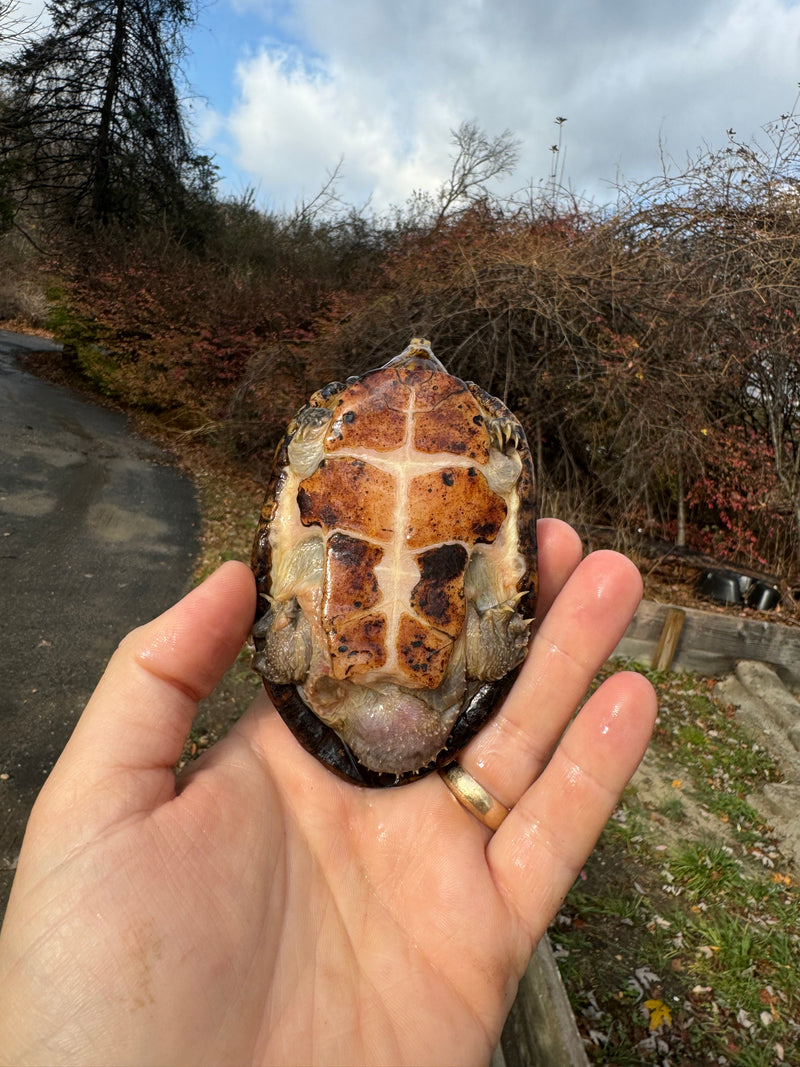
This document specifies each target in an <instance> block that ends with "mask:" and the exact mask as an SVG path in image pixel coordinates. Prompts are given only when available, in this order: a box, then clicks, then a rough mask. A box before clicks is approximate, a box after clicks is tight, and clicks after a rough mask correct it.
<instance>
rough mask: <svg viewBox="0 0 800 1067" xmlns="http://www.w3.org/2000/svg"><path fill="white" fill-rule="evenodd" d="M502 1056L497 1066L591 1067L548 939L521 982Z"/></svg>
mask: <svg viewBox="0 0 800 1067" xmlns="http://www.w3.org/2000/svg"><path fill="white" fill-rule="evenodd" d="M496 1055H497V1054H496ZM499 1056H500V1057H502V1059H500V1058H497V1059H495V1060H493V1061H492V1067H589V1060H588V1058H587V1056H586V1051H585V1049H584V1047H583V1042H582V1040H581V1037H580V1034H579V1033H578V1027H577V1024H576V1023H575V1017H574V1015H573V1014H572V1008H571V1007H570V1003H569V999H568V998H567V991H566V990H565V989H564V983H563V982H562V981H561V975H560V974H559V971H558V964H557V963H556V961H555V957H554V956H553V950H552V948H551V947H550V942H549V940H548V939H547V936H545V937H543V938H542V940H541V941H540V942H539V947H538V948H537V949H536V952H535V954H534V956H533V959H532V960H531V962H530V965H529V967H528V969H527V971H526V972H525V974H524V975H523V976H522V979H521V981H520V983H519V989H518V991H517V999H516V1000H515V1001H514V1005H513V1007H512V1008H511V1012H510V1014H509V1016H508V1019H507V1020H506V1025H505V1027H504V1028H503V1036H502V1038H501V1042H500V1050H499Z"/></svg>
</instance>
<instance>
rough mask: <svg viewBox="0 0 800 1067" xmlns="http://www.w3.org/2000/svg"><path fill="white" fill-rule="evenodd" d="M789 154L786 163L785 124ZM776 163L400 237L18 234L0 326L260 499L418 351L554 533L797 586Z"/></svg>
mask: <svg viewBox="0 0 800 1067" xmlns="http://www.w3.org/2000/svg"><path fill="white" fill-rule="evenodd" d="M781 137H782V139H783V140H782V141H781V145H782V146H785V144H786V139H787V138H789V140H790V141H791V149H792V151H794V150H795V148H796V144H797V127H796V122H795V119H794V118H790V119H784V120H783V123H782V126H781ZM783 151H784V153H785V154H786V155H787V159H784V158H783V155H777V154H776V155H772V156H770V155H769V154H767V153H766V152H761V153H759V152H757V151H756V150H754V149H752V148H750V147H747V148H745V147H743V146H736V145H735V144H734V143H731V145H730V146H729V147H728V149H727V150H726V151H725V152H723V153H721V154H718V155H713V156H708V157H704V158H702V159H699V160H698V161H696V163H694V164H693V165H692V166H691V167H690V169H688V170H687V171H686V172H685V173H684V174H682V175H680V176H677V177H673V178H665V179H660V180H658V181H654V182H653V183H651V184H649V185H645V186H641V187H638V188H636V189H633V190H621V191H620V196H619V199H618V202H617V204H616V205H615V207H614V208H613V210H604V211H601V210H599V209H597V208H594V207H593V206H591V205H589V206H581V205H579V204H577V203H574V202H570V203H569V204H568V205H567V201H566V199H565V198H564V197H563V195H558V194H557V193H556V194H554V195H553V196H551V197H545V198H542V199H539V200H533V201H529V202H527V203H520V202H518V201H515V200H511V201H500V200H497V199H495V198H492V197H491V196H490V195H488V194H487V193H486V192H485V190H483V189H479V190H478V194H477V195H476V196H474V197H468V198H466V199H465V202H464V203H463V204H457V205H456V206H455V207H452V206H451V207H450V209H449V210H448V211H447V212H445V213H437V212H436V210H435V208H436V205H435V204H430V205H428V209H427V210H426V211H422V212H420V211H418V210H412V207H418V205H410V206H409V207H408V209H407V210H406V211H405V213H398V214H397V215H396V217H394V218H393V219H391V220H386V219H377V218H370V217H365V216H363V215H360V214H357V213H355V212H353V211H349V210H345V209H342V208H341V206H340V205H338V204H337V203H336V202H335V201H333V202H331V201H326V202H325V203H323V204H322V205H320V206H319V210H317V209H316V207H313V206H312V209H306V208H300V209H298V210H297V211H296V212H295V213H293V214H291V215H290V216H275V215H268V214H264V213H262V212H260V211H259V210H258V209H257V208H256V207H255V206H254V205H253V203H252V202H251V201H250V200H249V199H248V198H246V197H245V198H243V199H240V200H238V201H227V202H225V201H218V200H214V201H207V202H204V203H202V204H198V205H196V207H197V211H196V215H195V219H194V230H193V232H192V233H191V235H188V234H186V233H182V232H176V231H175V230H174V229H172V228H167V227H165V228H163V229H158V228H157V227H155V226H153V225H148V226H146V227H142V228H131V227H125V228H121V227H117V226H111V225H105V226H103V227H94V228H92V229H90V230H87V229H83V230H78V229H62V230H61V231H59V233H58V236H57V237H56V236H55V235H54V231H52V230H51V231H49V232H47V233H45V234H44V235H42V236H39V234H40V231H41V222H40V221H38V220H33V222H32V223H30V224H29V230H34V227H36V230H35V233H36V245H37V248H36V249H34V247H33V246H32V245H31V244H30V243H29V242H26V241H24V240H23V238H22V236H21V233H20V230H19V229H18V228H12V229H10V230H9V232H8V233H7V234H6V235H5V237H4V238H3V244H2V245H0V249H2V252H3V260H2V265H3V272H4V275H5V277H4V278H3V279H2V282H1V283H0V297H1V298H2V300H3V302H4V306H0V312H2V313H3V315H4V317H5V318H6V319H9V318H13V317H14V316H15V315H16V316H20V315H22V316H23V317H25V316H27V317H28V318H31V317H32V318H34V319H35V320H38V323H39V324H40V325H45V326H47V327H49V328H50V329H51V330H52V331H53V332H54V334H55V336H56V337H57V338H59V339H61V340H63V341H64V342H65V344H66V345H67V348H66V354H65V358H66V359H68V360H69V361H71V365H72V367H73V369H74V370H75V371H77V372H78V373H80V374H81V375H82V376H83V377H84V378H85V380H86V382H87V383H89V384H90V385H91V386H92V388H94V389H96V390H98V391H99V392H101V393H104V394H106V395H108V396H111V397H113V398H114V399H116V400H118V401H119V402H121V403H123V404H125V405H127V406H130V407H134V408H137V409H139V410H143V411H147V412H150V413H154V414H157V415H158V417H159V419H160V420H161V422H162V424H163V425H164V426H165V427H166V428H171V429H172V430H174V431H175V432H181V433H184V434H185V433H187V432H189V433H191V434H192V435H193V436H195V438H197V439H201V440H203V441H204V442H206V443H207V444H208V445H210V446H213V447H214V448H216V449H222V450H224V452H225V453H226V455H228V456H230V457H231V458H234V459H235V460H236V461H237V462H239V463H241V464H242V465H243V466H244V467H245V468H246V469H247V470H249V471H251V472H253V473H254V474H255V475H257V476H262V475H263V474H264V473H265V471H266V468H267V467H268V464H269V461H270V457H271V453H272V450H273V447H274V444H275V442H276V440H277V437H278V435H279V434H280V432H281V428H282V427H283V425H284V424H285V421H286V419H287V418H288V417H289V416H290V415H291V414H292V413H293V412H294V411H295V410H296V408H297V407H298V406H299V405H300V404H301V403H302V401H303V399H304V398H305V397H306V396H307V395H308V394H309V392H311V391H312V390H313V389H315V388H317V387H319V386H320V385H321V384H323V383H325V382H326V381H328V380H333V379H343V378H344V377H346V376H347V375H349V374H353V373H356V374H357V373H359V372H361V371H363V370H364V369H366V368H367V367H369V366H371V365H374V364H376V363H379V362H382V361H385V360H386V359H388V358H390V357H391V356H392V355H394V354H395V353H396V352H399V351H400V350H401V349H402V348H403V347H405V345H406V344H407V343H408V341H409V339H410V338H411V336H413V335H424V336H426V337H429V338H431V340H432V342H433V345H434V349H435V351H436V352H437V354H439V355H440V357H441V358H442V359H443V360H444V362H445V363H446V364H447V366H448V368H449V369H450V370H451V371H452V372H454V373H456V374H458V375H460V376H462V377H466V378H473V379H475V380H477V381H479V382H480V383H481V384H482V385H483V386H484V387H486V388H488V389H489V390H491V391H492V392H494V393H496V394H497V395H499V396H501V397H503V398H504V399H505V400H506V401H507V403H509V404H510V405H511V406H512V407H513V408H514V409H515V410H516V411H517V412H518V413H519V415H520V417H521V419H522V421H523V422H524V424H525V426H526V429H527V432H528V434H529V437H530V440H531V443H532V447H533V448H534V451H535V454H536V456H537V459H538V462H539V470H540V475H541V492H542V497H543V510H545V511H547V512H550V513H555V514H559V515H562V516H563V517H565V518H568V519H571V520H573V521H578V522H580V523H585V524H588V525H600V526H606V527H611V528H613V529H614V530H617V531H620V532H621V533H623V534H625V533H627V534H629V535H631V534H634V533H636V532H637V531H638V532H645V533H646V534H648V535H650V536H653V537H659V538H665V539H667V540H671V541H675V540H677V541H678V542H679V543H686V544H688V545H689V546H691V547H694V548H697V549H702V550H706V551H713V552H715V553H717V554H719V555H721V556H723V557H726V558H729V559H731V560H736V561H738V562H740V563H743V564H750V565H753V566H756V567H760V568H762V569H763V568H766V569H768V570H770V571H772V572H774V573H776V574H778V575H781V576H784V577H785V578H786V579H787V580H788V581H789V582H797V581H798V553H800V436H798V429H799V425H798V418H797V410H798V408H797V405H798V399H799V398H798V391H799V390H800V363H798V336H799V335H798V315H800V246H799V242H800V198H798V194H797V190H796V187H795V184H794V182H793V181H790V180H789V177H787V174H786V173H785V171H786V168H787V166H788V164H789V163H790V162H791V161H790V160H789V159H788V156H789V155H790V153H789V152H788V151H787V150H786V149H785V147H784V148H783ZM29 236H30V233H29ZM189 237H191V239H189ZM22 245H27V248H26V250H24V251H23V249H22ZM21 257H24V259H25V264H26V268H27V269H26V270H22V271H21V270H20V258H21ZM34 267H35V269H36V270H38V271H39V272H40V277H41V279H42V282H41V289H42V290H43V291H44V293H45V296H46V299H45V300H44V301H37V300H36V299H34V298H33V297H32V295H31V294H32V293H33V294H35V292H36V288H37V287H36V283H35V281H34V279H33V273H32V271H33V268H34ZM21 279H23V281H22V282H21ZM24 279H27V280H24Z"/></svg>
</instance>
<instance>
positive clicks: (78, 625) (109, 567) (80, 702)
mask: <svg viewBox="0 0 800 1067" xmlns="http://www.w3.org/2000/svg"><path fill="white" fill-rule="evenodd" d="M51 347H52V346H51V345H50V344H49V343H48V342H47V341H42V340H41V339H40V338H25V337H20V335H18V334H10V333H7V332H5V331H0V916H2V912H3V911H4V909H5V902H6V899H7V894H8V890H9V888H10V884H11V880H12V877H13V870H14V868H15V865H16V859H17V854H18V851H19V845H20V842H21V839H22V832H23V829H24V825H25V821H26V820H27V817H28V813H29V811H30V807H31V805H32V803H33V801H34V799H35V797H36V794H37V792H38V790H39V788H40V786H41V784H42V782H43V781H44V778H45V776H46V775H47V773H48V771H49V770H50V768H51V767H52V765H53V763H54V761H55V759H56V758H57V756H58V754H59V752H60V751H61V749H62V748H63V746H64V743H65V742H66V740H67V738H68V737H69V734H70V732H71V730H72V728H73V726H74V724H75V721H76V719H77V717H78V715H79V714H80V712H81V710H82V708H83V706H84V704H85V702H86V700H87V698H88V697H89V695H90V693H91V691H92V689H93V688H94V685H95V683H96V681H97V679H98V677H99V675H100V674H101V673H102V670H103V667H104V665H105V663H106V661H107V660H108V657H109V656H110V655H111V653H112V652H113V651H114V648H115V647H116V644H117V642H118V641H119V640H120V638H121V637H122V636H123V635H124V634H125V633H126V632H127V631H128V630H129V629H131V628H132V627H133V626H136V625H138V624H139V623H141V622H145V621H146V620H147V619H150V618H152V617H153V616H154V615H156V614H158V613H159V612H160V611H162V610H163V609H164V608H165V607H167V606H168V605H169V604H171V603H172V602H173V601H174V600H175V599H176V598H177V597H179V596H180V595H181V594H182V593H183V592H185V591H186V589H187V588H188V584H189V581H190V576H191V573H192V569H193V565H194V559H195V554H196V536H197V531H198V523H199V516H198V511H197V506H196V502H195V494H194V489H193V486H192V484H191V482H190V481H189V479H188V478H186V477H185V476H184V475H183V474H181V473H179V472H178V471H177V470H176V469H175V468H174V466H173V465H171V462H170V459H169V457H168V456H167V455H166V454H165V453H164V452H162V451H161V450H160V449H158V448H157V447H155V446H154V445H152V444H149V443H147V442H145V441H143V440H141V439H139V438H137V437H135V436H134V435H133V434H132V433H130V431H129V430H128V428H127V425H126V420H125V418H124V417H123V416H122V415H119V414H117V413H116V412H112V411H108V410H106V409H105V408H102V407H98V406H96V405H94V404H91V403H89V402H87V401H85V400H83V399H82V398H80V397H79V396H77V395H76V394H74V393H72V392H70V391H69V390H67V389H64V388H61V387H59V386H55V385H52V384H50V383H49V382H45V381H41V380H39V379H37V378H35V377H34V376H32V375H30V374H27V373H25V372H24V371H23V370H22V369H21V367H20V366H19V364H18V362H17V359H16V357H17V356H19V355H20V354H22V353H24V351H25V350H26V349H27V350H29V351H30V350H34V351H42V350H44V349H47V348H51Z"/></svg>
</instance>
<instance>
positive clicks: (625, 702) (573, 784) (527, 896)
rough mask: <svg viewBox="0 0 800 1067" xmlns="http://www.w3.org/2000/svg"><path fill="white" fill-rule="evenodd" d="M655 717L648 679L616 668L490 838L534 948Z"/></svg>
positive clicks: (499, 872) (496, 866) (498, 875)
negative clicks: (616, 670) (614, 672)
mask: <svg viewBox="0 0 800 1067" xmlns="http://www.w3.org/2000/svg"><path fill="white" fill-rule="evenodd" d="M655 715H656V699H655V693H654V692H653V689H652V686H651V685H650V683H649V682H648V681H647V680H646V679H645V678H644V677H642V676H641V675H639V674H634V673H630V672H622V673H620V674H615V675H612V677H610V678H609V679H607V680H606V681H605V682H604V683H603V685H602V686H600V688H599V689H598V690H597V692H596V693H594V694H593V695H592V697H591V698H590V699H589V700H588V701H587V702H586V705H585V706H584V707H583V709H582V710H581V712H580V714H579V715H578V716H577V717H576V718H575V720H574V722H573V723H572V725H571V726H570V727H569V729H568V730H567V732H566V734H565V735H564V737H563V738H562V740H561V743H560V744H559V746H558V748H557V749H556V751H555V753H554V754H553V757H552V759H551V760H550V762H549V763H548V765H547V767H545V769H544V771H543V772H542V774H541V775H540V776H539V778H537V780H536V781H535V782H534V783H533V785H532V786H531V787H530V788H529V789H528V790H527V792H526V793H525V794H524V795H523V796H522V797H521V798H520V800H519V801H518V802H517V804H515V806H514V808H513V809H512V811H511V813H510V814H509V816H508V818H507V819H506V820H505V822H504V823H503V825H502V826H501V827H500V829H499V830H498V831H497V833H496V834H495V835H494V837H493V838H492V840H491V841H490V843H489V847H488V850H487V857H488V860H489V863H490V864H491V867H492V870H493V873H494V876H495V880H496V883H497V885H498V887H499V888H500V890H501V892H503V894H504V895H505V897H506V899H507V901H508V904H509V906H510V907H511V910H512V911H513V912H514V913H515V914H516V916H517V918H518V919H519V920H520V921H521V923H522V925H523V926H524V927H525V929H526V930H527V932H528V934H529V936H530V939H531V944H532V945H535V944H536V943H537V942H538V940H539V938H540V937H541V936H542V934H543V933H544V931H545V930H546V929H547V926H548V924H549V923H550V921H551V919H552V918H553V916H554V915H555V914H556V912H557V911H558V909H559V907H560V905H561V903H562V901H563V899H564V897H565V896H566V894H567V892H568V891H569V888H570V886H571V885H572V883H573V882H574V880H575V877H576V875H577V874H578V872H579V871H580V869H581V867H582V866H583V864H584V862H585V861H586V858H587V856H588V855H589V853H590V852H591V851H592V849H593V848H594V845H595V843H596V841H597V838H598V837H599V836H600V833H601V831H602V829H603V827H604V826H605V824H606V822H607V821H608V819H609V817H610V816H611V813H612V812H613V810H614V807H615V806H616V804H617V801H618V800H619V797H620V794H621V793H622V790H623V789H624V788H625V786H626V785H627V783H628V782H629V781H630V778H631V776H632V775H633V773H634V771H635V770H636V768H637V766H638V765H639V762H640V760H641V759H642V756H643V755H644V753H645V750H646V748H647V744H648V741H649V739H650V734H651V733H652V729H653V724H654V722H655Z"/></svg>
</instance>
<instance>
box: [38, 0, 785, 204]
mask: <svg viewBox="0 0 800 1067" xmlns="http://www.w3.org/2000/svg"><path fill="white" fill-rule="evenodd" d="M42 3H43V0H20V5H21V6H22V7H23V9H28V10H31V9H32V10H36V9H40V8H41V5H42ZM199 3H200V12H199V18H198V22H197V24H196V26H194V27H193V29H192V30H191V32H190V33H189V35H188V38H187V43H188V45H189V48H190V49H191V55H190V57H189V59H188V63H187V75H188V78H189V81H190V83H191V85H192V87H193V90H194V94H195V96H194V99H192V100H191V101H190V105H189V106H190V114H191V121H192V125H193V131H194V137H195V141H196V143H197V144H198V146H199V147H200V148H201V149H202V150H204V151H206V152H208V153H210V154H213V155H214V156H215V157H216V162H217V164H218V166H219V170H220V174H221V176H222V183H221V188H222V190H223V191H224V192H227V193H232V194H239V193H242V192H243V191H245V190H247V189H253V190H254V191H255V193H256V196H257V201H258V203H259V204H260V205H261V206H263V207H268V208H275V209H278V210H280V209H284V208H291V207H292V206H293V205H294V204H296V203H298V202H299V201H301V200H308V199H310V198H312V197H313V196H314V195H315V194H316V193H317V192H318V190H319V189H320V187H321V186H322V185H323V183H324V182H325V180H326V177H327V176H328V175H329V174H330V173H331V172H332V171H333V170H334V169H335V168H336V166H337V164H339V162H340V160H341V170H340V178H339V184H338V191H339V193H340V195H341V196H342V197H343V198H345V199H346V200H347V201H348V202H351V203H354V204H356V205H361V204H363V203H364V202H365V201H366V200H367V199H368V198H371V202H372V205H373V207H374V208H376V209H377V210H379V211H382V210H384V209H385V208H386V207H388V206H389V205H391V204H398V205H402V204H403V203H404V202H405V200H406V198H407V197H408V196H409V195H410V194H411V193H412V191H413V190H415V189H435V188H436V187H437V186H438V185H439V184H440V182H441V181H442V180H443V178H444V177H445V176H446V174H447V172H448V169H449V165H448V157H449V153H450V151H451V146H450V144H449V141H450V131H451V130H453V129H454V128H456V127H457V126H458V125H459V124H460V123H462V122H463V121H465V120H475V121H476V122H477V123H478V125H479V126H480V127H481V128H482V129H483V130H485V131H486V132H487V133H488V134H490V135H495V134H499V133H501V132H502V131H503V130H506V129H508V130H511V131H512V132H513V133H514V135H515V136H516V137H517V138H519V140H520V142H521V149H520V160H519V165H518V167H517V170H516V172H515V174H514V176H513V178H512V179H509V180H508V181H507V182H506V183H505V186H504V187H503V189H502V190H501V191H504V192H511V191H513V190H517V189H523V188H524V187H525V186H528V185H530V184H532V185H533V186H534V187H535V186H537V184H538V183H540V182H547V180H548V177H549V175H550V171H551V167H552V164H553V158H554V157H553V153H552V152H551V146H552V145H553V144H554V143H556V142H557V140H558V135H559V128H558V126H557V125H556V123H555V119H556V118H557V117H558V116H564V117H565V118H566V119H567V121H566V122H565V123H564V124H563V127H562V129H561V134H562V145H561V150H560V152H559V154H558V157H557V158H558V167H559V174H563V177H564V181H565V183H566V184H568V185H569V187H570V188H571V189H572V190H573V191H574V192H575V193H576V194H578V195H588V196H590V197H592V198H593V199H594V200H596V201H599V202H606V201H611V200H613V199H614V186H615V183H616V181H617V179H618V178H619V177H620V176H622V177H623V178H624V179H626V180H628V181H641V180H644V179H646V178H649V177H652V176H653V175H654V174H656V173H658V171H659V169H660V166H661V163H660V155H661V154H663V153H666V155H667V156H668V157H671V158H672V159H674V160H675V161H676V165H677V166H681V165H682V164H683V163H684V162H685V160H686V157H687V154H690V155H691V154H696V152H697V151H698V149H700V148H701V147H702V146H703V145H714V146H717V147H719V146H722V145H724V144H725V142H726V130H728V129H730V128H732V129H734V130H735V131H736V133H737V135H738V137H739V138H740V139H742V140H746V141H747V140H750V139H752V138H753V137H759V138H760V139H761V140H762V141H764V142H766V138H765V136H764V134H763V132H762V127H763V126H764V125H765V124H766V123H768V122H770V121H771V120H773V119H775V118H778V117H779V116H780V115H781V114H782V113H784V112H787V111H790V110H791V109H792V108H793V107H794V106H795V102H796V97H797V92H798V82H800V0H199Z"/></svg>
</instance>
